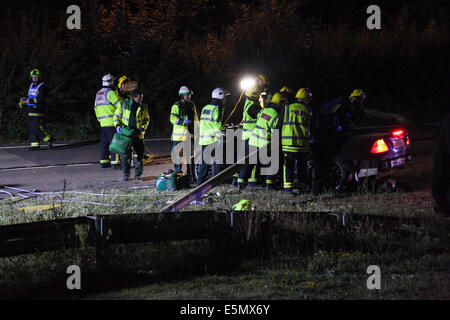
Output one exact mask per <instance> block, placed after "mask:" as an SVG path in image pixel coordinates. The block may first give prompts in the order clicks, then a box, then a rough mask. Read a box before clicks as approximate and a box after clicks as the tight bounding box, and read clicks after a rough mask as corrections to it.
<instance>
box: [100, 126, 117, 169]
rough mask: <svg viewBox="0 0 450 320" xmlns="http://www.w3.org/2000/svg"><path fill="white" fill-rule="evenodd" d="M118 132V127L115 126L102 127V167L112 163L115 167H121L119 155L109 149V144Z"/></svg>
mask: <svg viewBox="0 0 450 320" xmlns="http://www.w3.org/2000/svg"><path fill="white" fill-rule="evenodd" d="M115 133H116V128H114V127H102V128H101V137H100V139H101V145H102V147H101V150H100V159H101V160H100V162H101V163H100V165H101V167H102V168H107V167H109V166H110V165H109V164H110V163H111V165H112V167H113V169H120V166H119V155H118V154H115V153H112V152H110V151H109V145H110V144H111V141H112V139H113V137H114V134H115Z"/></svg>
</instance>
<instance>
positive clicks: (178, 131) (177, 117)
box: [169, 102, 199, 141]
mask: <svg viewBox="0 0 450 320" xmlns="http://www.w3.org/2000/svg"><path fill="white" fill-rule="evenodd" d="M178 103H179V102H176V103H175V104H174V105H173V106H172V109H171V110H170V118H169V120H170V123H171V124H172V125H173V129H172V137H171V140H172V141H185V140H186V139H187V136H188V132H189V130H188V125H185V124H184V121H185V120H188V116H187V114H181V112H180V106H179V105H178ZM192 105H193V109H194V119H193V121H194V122H198V121H199V119H198V114H197V108H196V106H195V104H194V103H193V102H192ZM189 120H190V119H189Z"/></svg>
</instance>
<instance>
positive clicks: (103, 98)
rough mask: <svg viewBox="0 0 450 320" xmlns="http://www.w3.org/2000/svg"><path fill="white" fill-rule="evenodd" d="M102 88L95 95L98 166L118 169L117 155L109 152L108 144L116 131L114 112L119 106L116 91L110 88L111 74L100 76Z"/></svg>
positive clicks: (112, 79) (112, 78)
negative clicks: (98, 149) (98, 137)
mask: <svg viewBox="0 0 450 320" xmlns="http://www.w3.org/2000/svg"><path fill="white" fill-rule="evenodd" d="M102 82H103V88H102V89H101V90H100V91H98V92H97V94H96V95H95V109H94V110H95V115H96V117H97V120H98V122H99V123H100V127H101V144H102V146H101V152H100V166H101V167H102V168H108V167H110V166H111V165H112V167H113V169H119V168H120V167H119V155H118V154H113V153H111V161H110V152H109V145H110V143H111V140H112V139H113V137H114V133H116V129H115V128H114V119H113V118H114V113H115V112H116V109H117V108H118V107H119V106H120V99H119V97H118V95H117V92H116V91H115V90H113V89H112V87H113V83H114V77H113V76H112V75H111V74H107V75H104V76H103V78H102Z"/></svg>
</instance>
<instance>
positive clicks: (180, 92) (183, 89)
mask: <svg viewBox="0 0 450 320" xmlns="http://www.w3.org/2000/svg"><path fill="white" fill-rule="evenodd" d="M185 94H194V93H193V92H192V91H191V89H189V88H188V87H186V86H182V87H181V88H180V90H178V95H179V96H182V95H185Z"/></svg>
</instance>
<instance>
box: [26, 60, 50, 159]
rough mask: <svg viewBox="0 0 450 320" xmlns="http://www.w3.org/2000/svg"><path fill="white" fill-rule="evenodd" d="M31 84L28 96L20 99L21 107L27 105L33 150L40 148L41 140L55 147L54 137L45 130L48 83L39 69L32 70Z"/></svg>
mask: <svg viewBox="0 0 450 320" xmlns="http://www.w3.org/2000/svg"><path fill="white" fill-rule="evenodd" d="M30 78H31V84H30V88H29V89H28V97H22V98H21V99H20V103H19V107H20V108H21V109H22V108H23V107H24V105H25V112H26V117H27V119H28V126H29V130H30V141H31V146H30V149H29V150H31V151H36V150H39V149H40V141H41V140H42V141H44V142H47V143H48V147H49V148H51V147H53V142H54V140H53V138H52V137H51V136H50V134H48V133H47V132H45V131H44V128H43V127H42V123H41V119H42V117H43V116H44V114H45V99H46V95H47V85H46V84H45V83H43V82H42V81H41V73H40V72H39V70H38V69H33V70H32V71H31V72H30Z"/></svg>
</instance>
